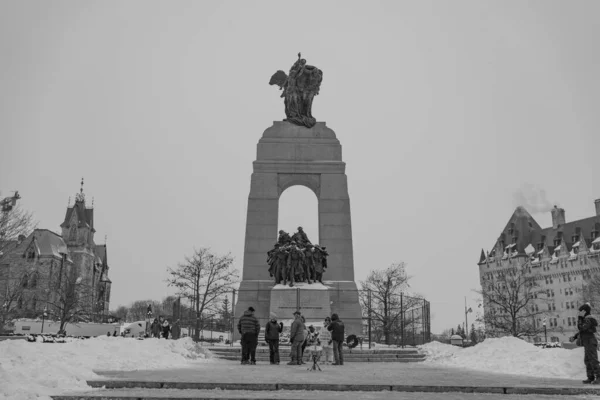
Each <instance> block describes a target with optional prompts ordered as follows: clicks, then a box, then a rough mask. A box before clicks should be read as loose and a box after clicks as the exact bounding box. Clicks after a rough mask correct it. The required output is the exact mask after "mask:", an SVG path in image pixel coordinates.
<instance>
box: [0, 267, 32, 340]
mask: <svg viewBox="0 0 600 400" xmlns="http://www.w3.org/2000/svg"><path fill="white" fill-rule="evenodd" d="M8 268H9V267H8V266H6V267H3V266H2V265H0V282H1V283H2V285H1V286H0V289H1V290H0V331H2V330H3V327H4V324H5V323H6V321H7V320H10V319H11V318H13V317H14V312H15V306H16V305H17V304H18V303H19V299H22V296H23V293H24V291H25V287H24V284H23V279H26V277H25V274H24V273H23V271H18V272H17V274H18V275H17V276H15V277H11V276H10V273H9V270H8Z"/></svg>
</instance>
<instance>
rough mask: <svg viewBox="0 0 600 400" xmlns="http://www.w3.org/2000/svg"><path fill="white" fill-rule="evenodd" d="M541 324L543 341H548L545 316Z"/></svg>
mask: <svg viewBox="0 0 600 400" xmlns="http://www.w3.org/2000/svg"><path fill="white" fill-rule="evenodd" d="M542 325H544V342H546V343H548V333H547V332H546V317H544V322H543V323H542Z"/></svg>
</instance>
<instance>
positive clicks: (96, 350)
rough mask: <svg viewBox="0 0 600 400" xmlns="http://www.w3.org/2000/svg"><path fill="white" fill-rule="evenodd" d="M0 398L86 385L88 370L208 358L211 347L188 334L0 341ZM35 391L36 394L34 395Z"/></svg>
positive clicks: (44, 394) (184, 363) (170, 364)
mask: <svg viewBox="0 0 600 400" xmlns="http://www.w3.org/2000/svg"><path fill="white" fill-rule="evenodd" d="M0 355H1V356H0V382H1V384H0V399H2V400H3V399H22V400H28V399H50V397H48V396H49V395H55V394H61V393H64V392H66V391H69V390H78V389H89V387H88V386H87V385H86V380H88V379H98V378H99V376H98V375H96V374H95V373H94V372H93V370H112V371H123V370H125V371H126V370H137V369H165V368H177V367H184V366H188V365H189V363H190V361H192V360H195V361H196V362H210V361H209V360H208V359H209V358H211V353H210V352H209V351H208V350H206V349H204V348H201V347H199V346H197V345H196V344H195V343H194V342H193V341H192V340H191V339H190V338H185V339H180V340H164V339H163V340H160V339H145V340H136V339H130V338H120V337H106V336H104V337H98V338H94V339H87V340H74V341H69V342H67V343H41V342H27V341H25V340H5V341H0ZM38 396H39V397H38Z"/></svg>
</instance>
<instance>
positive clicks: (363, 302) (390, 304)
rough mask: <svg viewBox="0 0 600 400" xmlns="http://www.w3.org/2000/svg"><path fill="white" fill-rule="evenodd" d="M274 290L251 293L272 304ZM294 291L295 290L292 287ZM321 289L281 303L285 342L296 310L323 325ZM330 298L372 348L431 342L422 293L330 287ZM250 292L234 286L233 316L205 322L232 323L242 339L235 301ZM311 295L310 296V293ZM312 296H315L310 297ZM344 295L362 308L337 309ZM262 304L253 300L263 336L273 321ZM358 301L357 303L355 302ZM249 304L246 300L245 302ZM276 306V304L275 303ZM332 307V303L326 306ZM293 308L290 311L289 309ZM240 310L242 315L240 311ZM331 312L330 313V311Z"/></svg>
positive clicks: (427, 309)
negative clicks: (385, 293)
mask: <svg viewBox="0 0 600 400" xmlns="http://www.w3.org/2000/svg"><path fill="white" fill-rule="evenodd" d="M271 290H272V289H265V290H262V291H256V290H254V291H252V293H251V295H252V296H254V297H255V298H256V299H259V300H260V299H262V300H263V303H265V304H269V303H268V301H269V300H270V299H271V297H270V296H271ZM291 292H292V293H293V291H291ZM315 292H317V291H308V290H297V291H296V294H295V295H294V294H291V295H290V298H289V299H287V300H288V301H287V303H286V305H285V307H281V306H280V307H279V309H280V310H284V311H285V312H284V315H282V313H281V312H279V313H278V320H280V321H283V322H284V332H283V335H282V342H284V343H285V341H286V340H287V335H286V334H287V332H286V331H287V329H286V328H288V327H289V325H291V321H292V320H293V312H294V311H296V310H299V311H301V312H302V313H303V315H306V316H307V317H308V320H307V325H310V324H312V325H314V326H315V328H316V329H317V330H318V329H321V327H322V323H323V319H324V318H323V317H324V315H321V318H319V319H318V320H317V319H315V318H310V317H309V316H311V315H313V316H314V315H317V314H323V313H322V312H319V311H317V310H315V309H316V308H319V307H314V305H316V304H318V303H319V301H322V302H324V301H325V299H324V298H321V299H320V298H319V294H318V293H315ZM328 292H329V293H328V296H329V297H328V299H330V303H331V304H332V307H331V311H332V312H336V313H337V314H338V315H339V317H340V319H341V320H342V321H344V324H345V325H346V332H348V331H349V329H348V327H353V328H354V329H352V331H354V332H356V336H357V339H358V340H359V343H361V345H362V346H368V347H369V348H371V347H372V346H373V345H374V344H375V343H377V344H385V345H390V346H398V347H404V346H409V345H420V344H424V343H428V342H430V341H431V340H432V339H431V320H430V316H431V314H430V302H429V301H427V300H426V299H423V298H420V297H414V296H409V295H406V294H404V293H394V294H388V295H387V296H382V295H381V294H380V293H374V292H371V291H368V290H354V291H349V290H341V291H337V290H330V291H328ZM245 294H247V293H243V292H240V291H239V290H233V291H232V292H231V293H230V294H228V304H231V305H232V307H231V308H230V311H229V312H230V314H229V316H230V318H229V319H227V320H226V321H221V322H215V321H214V317H213V319H212V320H211V319H210V318H207V319H205V321H204V322H203V324H202V326H207V325H209V326H217V327H218V328H225V327H226V325H227V324H228V325H229V326H228V327H229V332H230V336H229V337H230V338H233V339H234V340H236V339H239V337H238V336H239V335H238V333H237V323H238V321H239V318H240V317H241V316H242V312H243V311H241V310H236V311H235V315H234V310H235V304H236V303H237V302H238V300H239V299H240V295H241V297H242V298H244V297H247V296H245ZM307 295H309V296H307ZM307 297H312V298H307ZM341 299H345V300H346V301H347V300H348V299H355V300H354V301H356V299H358V302H359V305H360V312H359V313H354V315H348V314H345V313H344V311H343V309H341V310H339V311H335V310H336V307H335V305H336V302H338V301H341ZM257 303H258V304H257V305H255V304H253V307H254V308H255V309H257V313H256V317H257V318H258V319H259V322H260V325H261V327H262V329H261V336H262V334H264V327H265V326H266V324H267V322H268V321H269V312H268V310H266V309H265V310H262V309H261V306H260V304H261V303H260V301H258V302H257ZM354 304H355V303H354ZM244 305H245V303H244ZM271 308H273V305H271ZM324 308H325V309H328V307H324ZM288 311H289V312H288ZM238 314H239V315H238ZM328 315H330V313H329V314H328ZM261 336H259V337H261Z"/></svg>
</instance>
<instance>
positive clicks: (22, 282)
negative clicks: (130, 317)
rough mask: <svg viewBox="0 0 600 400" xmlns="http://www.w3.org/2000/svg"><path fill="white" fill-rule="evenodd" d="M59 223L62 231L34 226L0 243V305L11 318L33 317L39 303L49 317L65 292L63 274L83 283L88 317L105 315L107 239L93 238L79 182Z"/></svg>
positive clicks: (91, 215)
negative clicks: (0, 253)
mask: <svg viewBox="0 0 600 400" xmlns="http://www.w3.org/2000/svg"><path fill="white" fill-rule="evenodd" d="M60 227H61V233H62V235H59V234H57V233H54V232H52V231H50V230H48V229H35V230H34V231H33V232H32V233H31V234H30V235H29V236H27V237H25V236H20V237H19V238H18V240H16V241H14V242H12V243H10V246H4V247H3V250H4V253H5V254H3V256H2V258H0V306H3V307H4V308H5V311H7V310H8V311H10V313H11V315H12V317H13V318H18V317H29V318H37V317H40V316H41V315H42V313H43V312H44V309H46V310H47V312H48V318H52V317H53V311H54V312H56V311H57V310H53V309H52V308H53V307H52V305H53V304H57V302H59V300H58V297H59V296H61V295H62V296H64V293H61V287H63V288H64V287H65V286H64V280H65V279H70V278H73V281H74V282H75V281H76V282H77V285H78V286H79V287H85V288H86V289H87V290H86V295H85V299H86V300H85V302H86V303H87V304H85V308H86V310H88V311H89V314H90V316H89V317H88V319H89V320H92V321H102V320H104V319H106V317H108V311H109V304H110V289H111V280H110V279H109V277H108V271H109V266H108V260H107V250H106V244H100V245H98V244H96V243H95V242H94V233H95V232H96V230H95V229H94V209H93V207H88V206H87V205H86V201H85V195H84V193H83V182H82V188H81V190H80V193H78V194H77V196H76V199H75V204H73V206H68V207H67V211H66V214H65V217H64V220H63V222H62V224H61V225H60ZM61 279H62V280H63V284H62V286H61ZM63 291H64V290H63ZM54 308H56V307H54Z"/></svg>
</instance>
